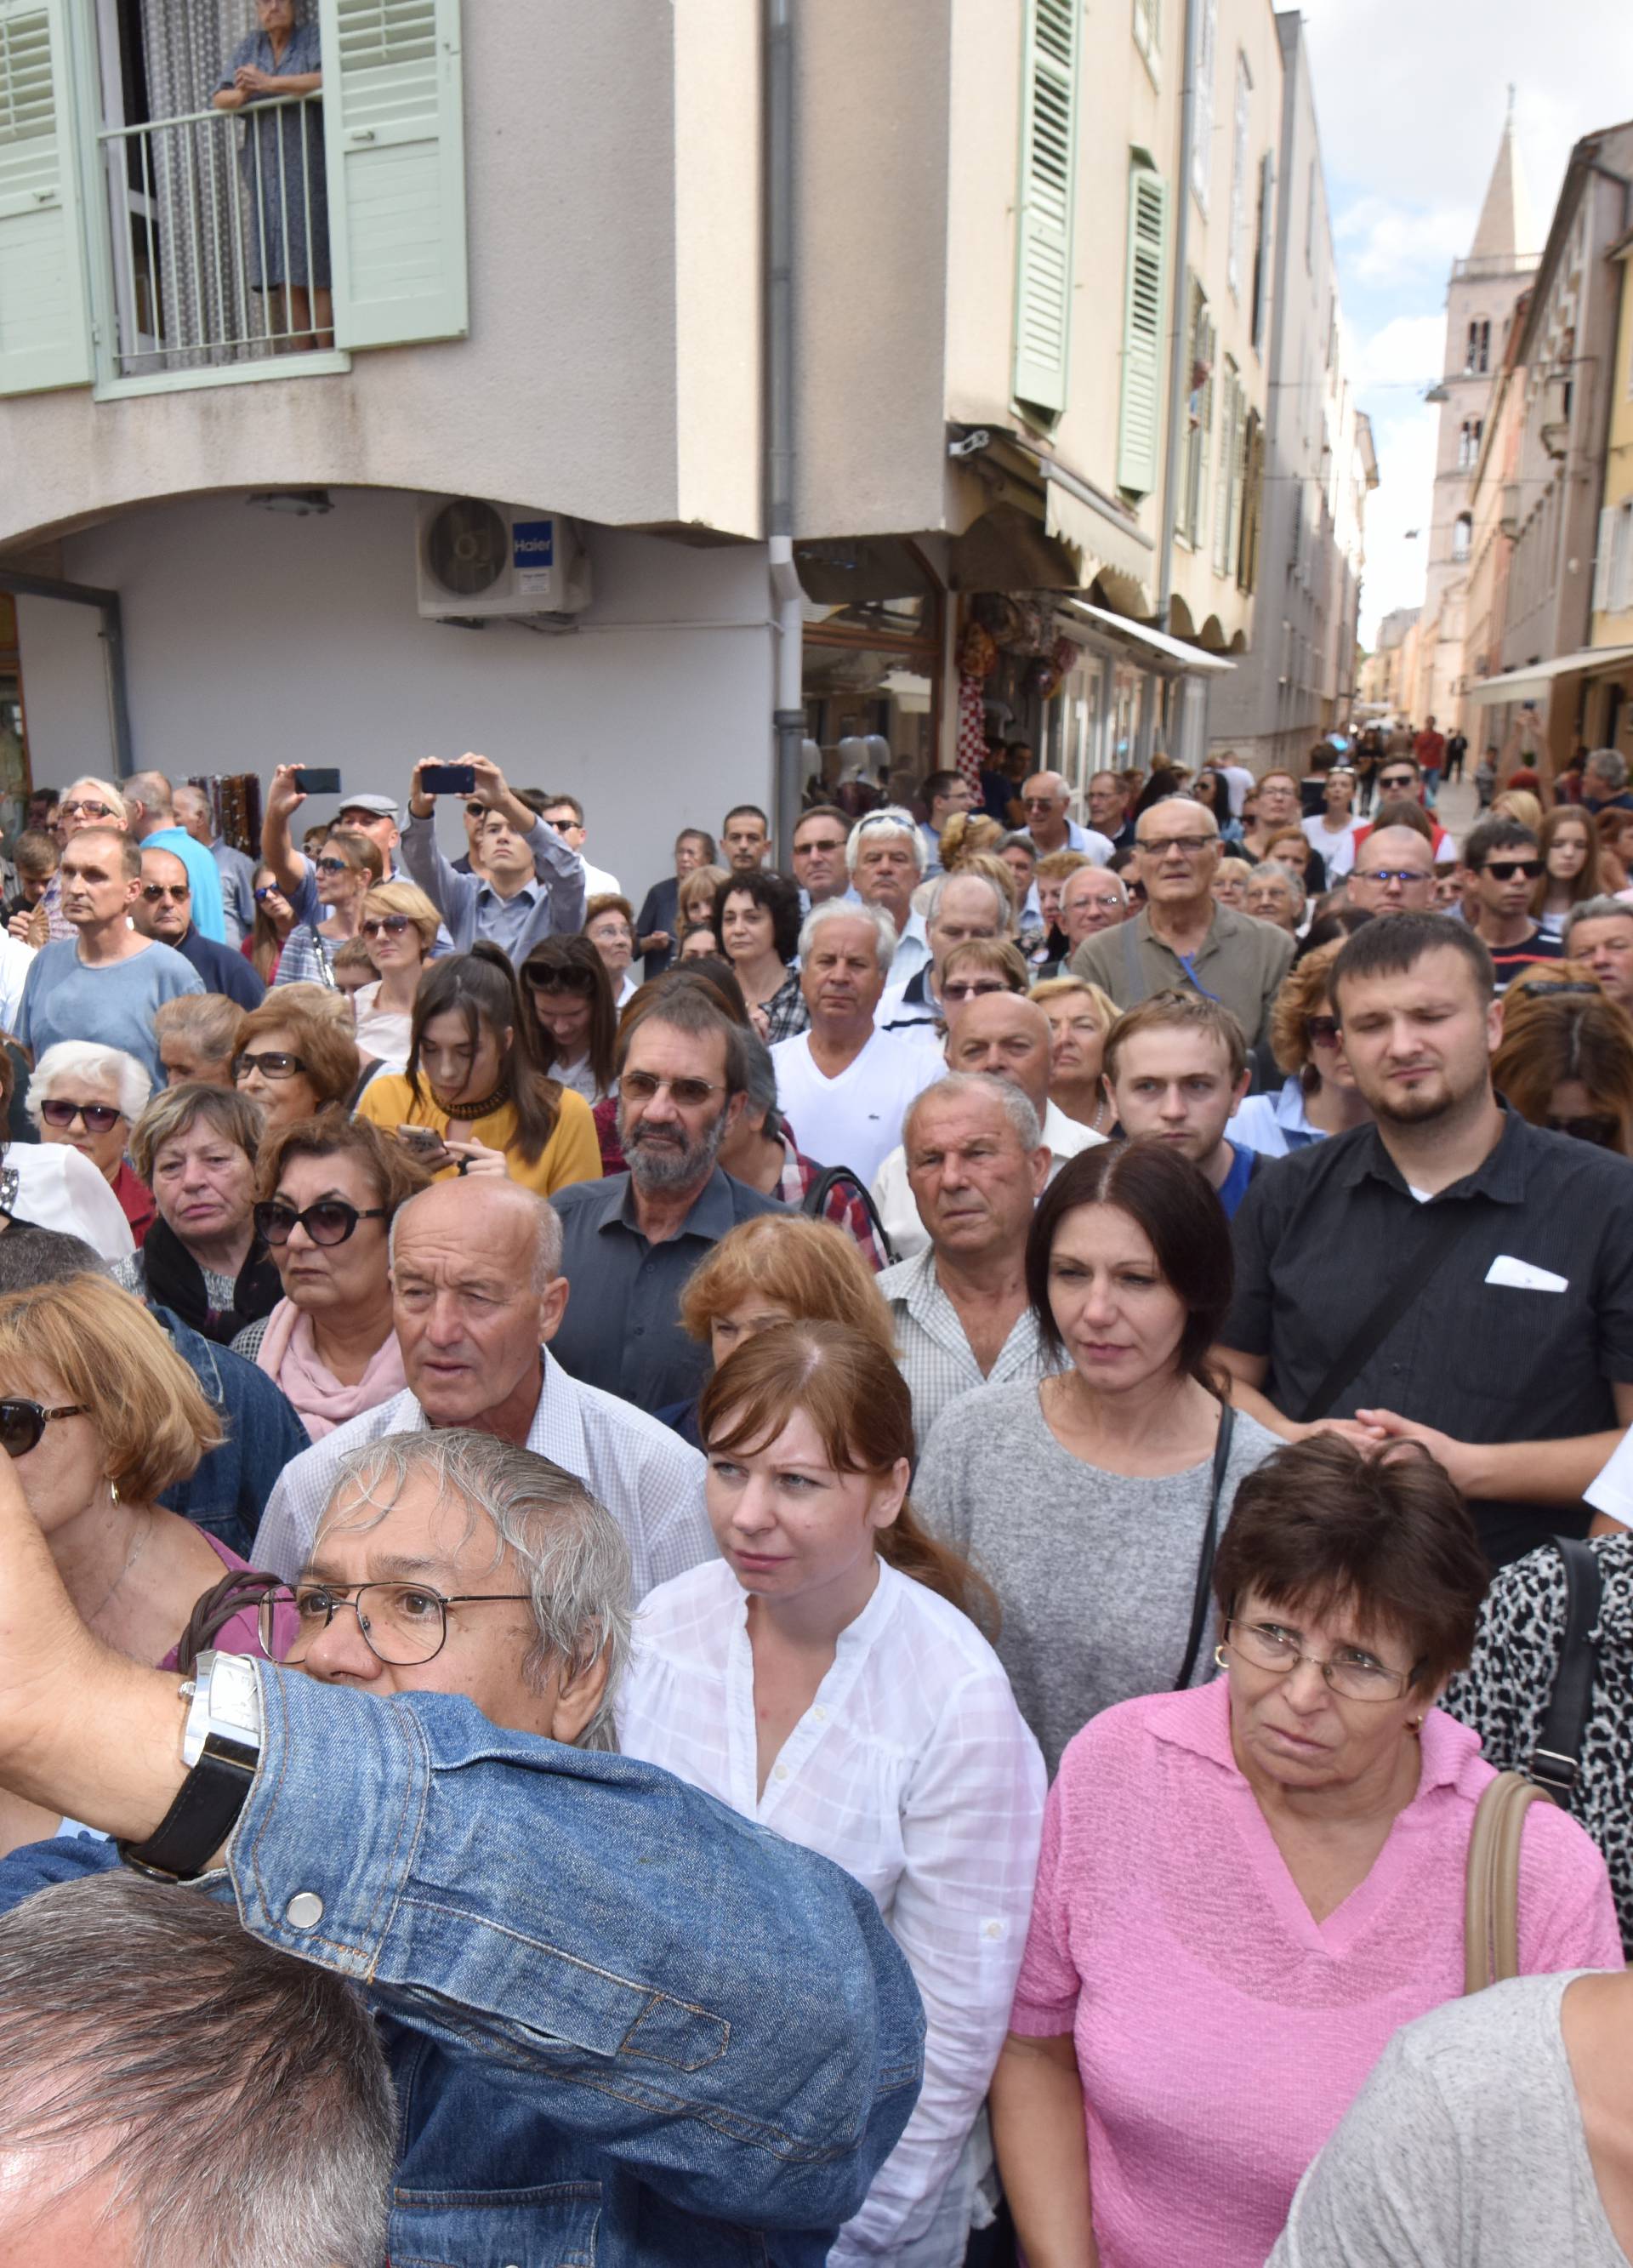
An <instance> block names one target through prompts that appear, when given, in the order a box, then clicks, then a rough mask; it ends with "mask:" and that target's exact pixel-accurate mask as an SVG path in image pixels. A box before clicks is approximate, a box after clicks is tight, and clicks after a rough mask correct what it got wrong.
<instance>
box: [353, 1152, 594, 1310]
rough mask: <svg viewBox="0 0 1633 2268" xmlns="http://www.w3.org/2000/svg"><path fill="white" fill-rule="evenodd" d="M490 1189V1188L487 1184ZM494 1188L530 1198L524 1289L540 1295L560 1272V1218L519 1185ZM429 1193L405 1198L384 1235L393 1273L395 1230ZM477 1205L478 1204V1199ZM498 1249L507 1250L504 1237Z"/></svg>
mask: <svg viewBox="0 0 1633 2268" xmlns="http://www.w3.org/2000/svg"><path fill="white" fill-rule="evenodd" d="M432 1186H433V1188H435V1187H445V1186H446V1184H445V1183H442V1184H438V1183H433V1185H432ZM490 1186H493V1185H491V1184H490ZM473 1187H477V1188H480V1187H481V1184H480V1183H474V1184H473ZM497 1187H498V1188H500V1189H505V1190H511V1189H513V1190H515V1191H516V1193H517V1194H518V1195H519V1196H520V1197H532V1198H533V1203H534V1205H535V1207H536V1212H535V1216H534V1221H533V1272H532V1276H531V1278H530V1279H529V1284H528V1288H529V1290H530V1291H533V1292H538V1293H539V1294H540V1295H541V1296H542V1295H543V1294H544V1293H545V1292H548V1290H549V1288H550V1286H551V1285H552V1284H553V1283H554V1282H555V1279H556V1278H557V1277H558V1276H559V1275H560V1274H561V1272H562V1217H561V1215H560V1213H558V1212H557V1211H556V1210H555V1206H554V1205H553V1204H551V1203H550V1202H549V1200H548V1197H540V1196H539V1195H538V1194H537V1192H536V1191H534V1190H531V1189H524V1188H523V1187H522V1184H521V1183H520V1182H510V1181H506V1182H498V1183H497ZM430 1194H431V1190H430V1189H416V1191H415V1192H414V1195H413V1196H412V1197H408V1198H406V1199H405V1200H404V1202H403V1203H402V1204H400V1205H399V1206H398V1208H397V1210H396V1211H395V1212H394V1214H393V1215H392V1218H391V1226H390V1227H389V1228H388V1229H387V1230H386V1266H387V1268H389V1269H392V1270H395V1268H396V1265H397V1231H398V1230H399V1229H400V1228H401V1226H402V1224H403V1222H404V1220H405V1219H407V1218H408V1214H409V1213H411V1212H412V1211H413V1210H414V1208H415V1206H416V1204H418V1203H419V1201H420V1199H421V1198H422V1197H430ZM478 1202H479V1203H480V1199H479V1200H478ZM500 1248H501V1249H509V1248H511V1247H510V1245H509V1240H508V1238H507V1239H505V1240H503V1241H502V1244H501V1246H500Z"/></svg>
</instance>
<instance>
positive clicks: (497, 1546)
mask: <svg viewBox="0 0 1633 2268" xmlns="http://www.w3.org/2000/svg"><path fill="white" fill-rule="evenodd" d="M502 1557H504V1545H503V1544H502V1543H501V1542H500V1539H499V1535H498V1532H497V1529H496V1528H495V1527H494V1523H493V1519H492V1515H491V1514H490V1513H489V1512H488V1511H487V1510H486V1509H485V1508H484V1506H482V1505H480V1504H477V1503H474V1502H473V1501H472V1499H470V1498H469V1497H468V1496H467V1495H466V1494H465V1493H464V1492H463V1491H461V1490H460V1489H459V1488H458V1487H456V1486H455V1485H453V1484H452V1483H449V1482H445V1481H442V1480H440V1479H439V1478H438V1476H435V1475H433V1474H431V1473H429V1472H423V1471H420V1472H416V1471H414V1470H412V1469H410V1470H408V1472H406V1473H404V1472H403V1471H401V1469H400V1468H399V1467H397V1466H396V1465H395V1464H394V1461H393V1460H392V1459H391V1458H390V1456H389V1455H386V1456H382V1457H380V1458H379V1459H377V1460H375V1461H373V1462H370V1463H367V1464H365V1465H364V1467H363V1468H362V1469H361V1471H359V1472H357V1473H353V1474H348V1475H346V1476H344V1477H343V1478H342V1479H341V1480H340V1481H338V1482H337V1483H336V1484H335V1489H334V1491H333V1492H332V1493H331V1495H330V1497H329V1500H328V1502H327V1505H326V1506H324V1509H323V1513H322V1517H321V1518H320V1521H319V1522H318V1532H317V1535H316V1536H315V1538H314V1539H313V1546H312V1550H311V1551H310V1553H309V1554H308V1555H307V1561H306V1567H305V1572H306V1573H308V1574H311V1573H313V1572H316V1573H318V1574H321V1575H325V1576H327V1577H328V1578H329V1580H331V1581H335V1582H339V1581H345V1582H353V1583H363V1582H398V1581H412V1580H419V1581H421V1582H423V1583H427V1584H430V1586H431V1587H433V1588H435V1589H438V1590H447V1589H448V1588H450V1587H452V1584H453V1583H454V1582H455V1580H457V1579H458V1578H459V1577H460V1576H463V1575H466V1574H472V1573H475V1572H479V1571H482V1572H485V1571H486V1570H488V1569H489V1568H491V1567H492V1566H493V1565H495V1564H496V1562H497V1560H498V1559H500V1558H502Z"/></svg>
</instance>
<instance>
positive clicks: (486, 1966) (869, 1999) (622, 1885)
mask: <svg viewBox="0 0 1633 2268" xmlns="http://www.w3.org/2000/svg"><path fill="white" fill-rule="evenodd" d="M258 1675H260V1677H261V1694H262V1699H263V1711H264V1716H265V1724H266V1731H265V1742H264V1747H263V1750H262V1756H261V1769H260V1771H259V1772H258V1774H257V1777H256V1780H255V1785H254V1789H253V1790H252V1792H251V1794H250V1797H249V1800H248V1802H247V1803H246V1807H245V1810H244V1812H243V1815H241V1817H240V1819H239V1825H238V1827H237V1829H236V1830H235V1831H234V1833H233V1837H232V1844H231V1846H230V1852H229V1867H230V1871H231V1874H232V1882H233V1886H234V1889H235V1890H236V1893H237V1896H238V1901H239V1911H240V1913H241V1915H242V1916H243V1918H244V1921H245V1924H246V1926H247V1927H248V1928H249V1929H251V1930H252V1931H253V1932H254V1934H255V1935H256V1936H257V1937H259V1938H261V1939H262V1940H264V1941H265V1942H266V1943H268V1944H269V1945H276V1946H280V1947H282V1948H283V1949H284V1950H286V1951H288V1952H290V1953H293V1954H297V1955H301V1956H302V1957H304V1958H305V1959H306V1960H309V1961H313V1962H318V1963H319V1964H320V1966H322V1967H324V1968H327V1969H330V1970H334V1971H335V1972H336V1973H337V1974H339V1975H342V1976H346V1977H353V1978H355V1979H356V1980H357V1981H358V1982H359V1983H361V1984H364V1985H367V1986H369V1987H370V1988H371V1991H372V1992H373V1993H374V1994H375V1996H376V1998H377V1999H378V2000H379V2004H380V2005H381V2006H382V2007H385V2008H386V2009H387V2010H388V2011H389V2012H390V2013H391V2014H393V2015H394V2016H395V2017H397V2018H398V2020H399V2021H401V2022H403V2023H405V2024H408V2026H410V2027H411V2028H413V2029H416V2030H419V2031H421V2032H423V2033H424V2034H426V2035H428V2036H430V2037H432V2038H434V2039H435V2040H436V2041H438V2043H440V2044H441V2045H442V2046H443V2047H444V2048H445V2049H446V2050H448V2051H451V2052H452V2053H455V2054H464V2055H470V2054H473V2053H474V2054H477V2055H479V2056H480V2057H481V2058H482V2061H483V2064H484V2067H485V2069H486V2071H487V2072H488V2073H489V2076H490V2077H495V2078H497V2079H498V2080H501V2081H507V2082H508V2083H509V2084H511V2085H512V2086H513V2087H514V2088H516V2089H517V2090H518V2091H519V2095H520V2097H521V2099H522V2101H523V2102H525V2104H526V2108H527V2109H528V2110H529V2111H530V2112H533V2113H536V2115H537V2117H539V2118H540V2119H541V2121H545V2122H548V2124H550V2125H551V2126H553V2127H555V2128H558V2129H561V2130H563V2131H564V2132H570V2133H573V2134H574V2135H576V2136H577V2137H578V2138H580V2139H582V2140H583V2141H585V2143H586V2144H588V2145H590V2146H592V2147H595V2148H598V2149H600V2150H603V2151H605V2152H606V2153H607V2154H608V2155H609V2156H611V2157H612V2158H614V2160H616V2161H620V2162H622V2164H623V2165H625V2166H626V2167H627V2168H628V2169H629V2170H630V2171H631V2172H632V2173H636V2174H637V2175H638V2176H639V2177H640V2178H641V2179H642V2180H643V2181H644V2182H646V2183H649V2184H650V2185H651V2187H652V2188H653V2189H654V2190H655V2191H657V2192H658V2194H660V2195H662V2196H665V2197H666V2198H669V2199H670V2201H671V2202H673V2204H675V2205H680V2206H681V2207H682V2208H683V2209H684V2210H686V2211H688V2212H690V2213H701V2214H705V2215H712V2216H714V2217H716V2218H717V2219H720V2220H730V2221H736V2222H747V2223H750V2224H752V2225H754V2226H755V2227H758V2228H812V2227H813V2226H818V2225H821V2224H827V2223H832V2224H835V2225H837V2224H838V2223H840V2222H842V2221H843V2220H848V2219H849V2218H850V2215H851V2214H852V2213H855V2212H856V2211H857V2208H858V2207H859V2206H860V2205H861V2203H862V2200H863V2198H864V2196H865V2195H866V2193H867V2190H868V2186H869V2183H871V2181H872V2177H873V2175H874V2174H875V2172H876V2171H877V2170H878V2169H879V2165H880V2164H881V2163H882V2162H883V2161H884V2159H885V2158H886V2156H887V2155H888V2154H889V2152H890V2150H891V2149H892V2147H894V2144H895V2142H896V2140H897V2139H898V2138H899V2136H900V2135H901V2131H902V2128H903V2127H904V2126H905V2125H906V2124H907V2121H908V2114H909V2113H910V2112H911V2110H912V2109H913V2105H914V2102H915V2101H916V2097H917V2094H918V2087H919V2080H920V2076H921V2073H922V2068H923V2011H922V2009H921V2007H920V2004H919V1999H918V1994H917V1992H916V1988H915V1986H914V1984H913V1980H912V1975H911V1972H910V1970H908V1965H907V1962H905V1960H904V1959H903V1957H902V1955H901V1953H900V1952H899V1951H898V1949H897V1948H896V1946H895V1944H894V1940H892V1938H891V1936H890V1933H889V1932H888V1931H887V1930H886V1927H885V1926H884V1924H883V1922H882V1921H881V1920H880V1918H879V1912H878V1909H877V1908H876V1907H875V1905H874V1904H873V1901H872V1898H871V1897H870V1896H868V1894H867V1893H866V1891H865V1890H864V1889H862V1887H861V1886H860V1884H858V1883H857V1882H856V1881H852V1879H851V1878H850V1876H849V1875H848V1874H844V1873H843V1872H842V1870H841V1869H840V1868H839V1867H835V1866H833V1865H831V1864H830V1863H829V1862H828V1860H827V1859H821V1858H819V1857H817V1856H816V1855H815V1853H813V1852H807V1851H805V1850H802V1849H800V1848H799V1847H798V1845H794V1844H790V1843H785V1842H783V1841H782V1840H781V1838H780V1837H776V1836H775V1835H772V1834H770V1833H769V1832H768V1831H767V1830H764V1829H762V1828H760V1827H756V1826H755V1825H754V1823H752V1822H750V1821H747V1820H744V1819H742V1818H739V1816H738V1815H737V1814H736V1813H735V1812H732V1811H731V1810H728V1809H727V1808H725V1806H724V1805H722V1804H719V1803H717V1802H715V1801H714V1800H713V1799H712V1798H710V1797H709V1796H705V1795H703V1794H702V1793H699V1792H698V1791H697V1790H695V1789H694V1788H690V1787H688V1786H685V1785H684V1784H683V1783H682V1782H680V1780H677V1779H675V1778H673V1777H672V1776H671V1775H670V1774H668V1773H666V1772H664V1771H658V1769H657V1768H656V1767H654V1766H652V1765H649V1764H638V1763H636V1762H634V1761H633V1760H631V1759H629V1758H627V1757H623V1756H601V1755H589V1754H586V1753H585V1752H583V1751H581V1750H579V1749H570V1748H563V1747H562V1746H560V1745H558V1744H557V1743H555V1742H549V1741H544V1740H540V1739H536V1738H532V1737H529V1736H527V1735H526V1734H519V1733H511V1732H507V1731H504V1730H503V1729H501V1728H500V1727H496V1726H494V1725H492V1724H490V1723H489V1721H488V1719H486V1718H485V1717H483V1716H482V1714H481V1713H480V1712H479V1711H477V1710H476V1709H475V1708H474V1707H473V1706H472V1705H471V1704H470V1703H469V1702H467V1701H465V1700H463V1699H462V1698H460V1697H457V1696H454V1695H449V1694H438V1693H411V1694H400V1695H397V1696H394V1697H393V1698H391V1699H389V1700H379V1699H377V1698H374V1697H371V1696H369V1695H365V1694H360V1693H353V1692H349V1691H347V1690H342V1689H340V1688H336V1687H332V1686H321V1685H318V1684H316V1683H311V1682H309V1681H308V1680H307V1679H305V1678H304V1677H301V1676H299V1675H294V1674H291V1673H290V1672H287V1671H283V1670H278V1669H275V1668H270V1667H269V1666H267V1665H260V1666H259V1667H258Z"/></svg>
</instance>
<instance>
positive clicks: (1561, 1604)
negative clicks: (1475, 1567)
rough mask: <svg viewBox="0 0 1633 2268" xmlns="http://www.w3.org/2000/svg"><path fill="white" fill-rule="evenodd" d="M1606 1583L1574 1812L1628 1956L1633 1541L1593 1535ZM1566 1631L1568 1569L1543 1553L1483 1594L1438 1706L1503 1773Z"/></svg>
mask: <svg viewBox="0 0 1633 2268" xmlns="http://www.w3.org/2000/svg"><path fill="white" fill-rule="evenodd" d="M1593 1550H1594V1551H1595V1553H1596V1554H1597V1555H1598V1558H1599V1565H1600V1575H1601V1577H1602V1579H1603V1582H1604V1596H1603V1599H1602V1601H1601V1602H1600V1615H1599V1665H1598V1669H1597V1673H1596V1675H1595V1677H1594V1682H1593V1706H1592V1708H1591V1709H1590V1711H1589V1713H1588V1720H1587V1728H1586V1731H1585V1734H1584V1735H1583V1741H1582V1772H1581V1777H1580V1778H1579V1779H1578V1782H1577V1796H1576V1803H1575V1806H1574V1810H1573V1815H1574V1816H1575V1817H1576V1818H1577V1819H1578V1821H1579V1822H1580V1823H1581V1824H1582V1825H1583V1826H1584V1827H1585V1829H1586V1830H1587V1831H1588V1833H1589V1834H1590V1835H1591V1836H1592V1837H1593V1840H1594V1841H1595V1842H1596V1843H1597V1844H1598V1845H1599V1847H1600V1850H1601V1851H1602V1852H1604V1854H1605V1864H1606V1865H1607V1867H1608V1868H1609V1870H1610V1887H1611V1890H1612V1892H1613V1894H1614V1896H1615V1901H1616V1915H1617V1918H1618V1919H1619V1921H1620V1923H1621V1925H1622V1943H1623V1944H1624V1945H1625V1946H1626V1947H1627V1948H1628V1952H1629V1958H1630V1959H1633V1534H1629V1533H1627V1532H1626V1531H1624V1532H1623V1533H1622V1534H1621V1535H1605V1536H1597V1537H1595V1538H1594V1539H1593ZM1564 1627H1565V1571H1564V1567H1563V1565H1562V1563H1561V1560H1560V1557H1559V1554H1558V1552H1556V1551H1555V1550H1552V1549H1550V1548H1549V1547H1548V1546H1546V1545H1545V1546H1544V1547H1543V1548H1542V1549H1541V1550H1537V1551H1532V1552H1529V1553H1527V1555H1526V1557H1525V1558H1523V1559H1517V1560H1515V1562H1514V1563H1513V1565H1512V1566H1508V1567H1504V1569H1503V1571H1502V1572H1501V1573H1500V1574H1499V1575H1498V1576H1497V1580H1496V1581H1495V1582H1494V1583H1493V1584H1492V1586H1491V1588H1490V1592H1489V1593H1488V1594H1487V1597H1486V1602H1485V1605H1484V1607H1483V1608H1482V1610H1481V1616H1480V1629H1479V1632H1478V1635H1477V1636H1476V1638H1475V1653H1474V1660H1473V1661H1471V1662H1470V1663H1469V1666H1468V1668H1467V1669H1466V1670H1465V1671H1464V1672H1463V1673H1462V1675H1460V1676H1459V1677H1456V1678H1454V1679H1453V1682H1452V1684H1451V1686H1450V1687H1449V1688H1448V1690H1447V1692H1446V1695H1445V1703H1444V1705H1445V1707H1446V1708H1447V1709H1449V1710H1450V1711H1451V1712H1452V1714H1453V1716H1454V1717H1460V1718H1461V1719H1462V1721H1463V1722H1464V1724H1466V1725H1467V1726H1468V1727H1471V1728H1472V1730H1473V1731H1475V1732H1476V1733H1478V1734H1479V1735H1480V1738H1481V1742H1482V1745H1483V1747H1484V1750H1485V1754H1486V1757H1487V1760H1488V1761H1489V1762H1490V1763H1491V1764H1495V1765H1496V1766H1497V1770H1498V1771H1524V1770H1525V1769H1526V1765H1527V1764H1529V1762H1530V1760H1531V1752H1532V1750H1533V1749H1534V1748H1535V1746H1536V1744H1537V1739H1538V1736H1539V1734H1541V1730H1542V1719H1543V1718H1544V1716H1545V1715H1546V1714H1547V1712H1548V1695H1549V1694H1550V1692H1551V1691H1552V1690H1553V1684H1554V1673H1555V1670H1556V1668H1557V1666H1558V1662H1559V1646H1560V1640H1561V1638H1563V1634H1564Z"/></svg>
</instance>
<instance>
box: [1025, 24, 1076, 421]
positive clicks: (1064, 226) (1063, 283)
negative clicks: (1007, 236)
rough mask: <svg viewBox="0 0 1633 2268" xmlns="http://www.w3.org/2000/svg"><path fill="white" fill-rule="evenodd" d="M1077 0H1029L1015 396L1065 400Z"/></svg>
mask: <svg viewBox="0 0 1633 2268" xmlns="http://www.w3.org/2000/svg"><path fill="white" fill-rule="evenodd" d="M1025 70H1026V90H1025V106H1026V107H1025V116H1024V119H1023V122H1022V129H1021V145H1020V242H1019V257H1018V259H1017V261H1016V284H1015V396H1016V399H1017V401H1030V402H1033V403H1035V405H1036V406H1037V407H1038V408H1039V409H1052V410H1061V409H1064V408H1065V407H1066V365H1067V356H1068V353H1069V350H1070V333H1071V217H1072V206H1073V203H1074V202H1075V195H1076V187H1077V176H1078V130H1077V129H1078V0H1027V5H1026V51H1025Z"/></svg>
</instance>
